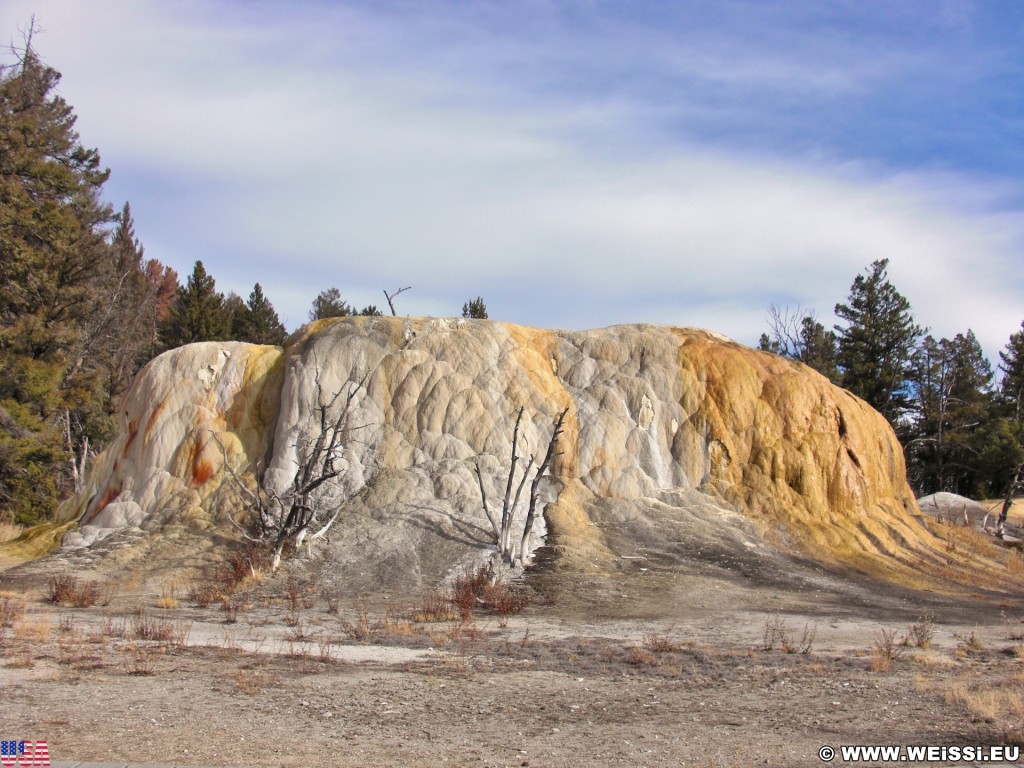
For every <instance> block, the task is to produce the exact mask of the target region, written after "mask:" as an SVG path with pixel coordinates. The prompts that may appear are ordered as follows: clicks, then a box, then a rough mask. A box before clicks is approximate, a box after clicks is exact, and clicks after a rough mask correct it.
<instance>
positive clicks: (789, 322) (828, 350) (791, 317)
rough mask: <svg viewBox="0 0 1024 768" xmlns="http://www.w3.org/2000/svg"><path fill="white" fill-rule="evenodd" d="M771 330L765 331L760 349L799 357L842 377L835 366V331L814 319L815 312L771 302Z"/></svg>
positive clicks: (833, 376)
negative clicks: (783, 306)
mask: <svg viewBox="0 0 1024 768" xmlns="http://www.w3.org/2000/svg"><path fill="white" fill-rule="evenodd" d="M768 315H769V324H770V326H771V334H770V335H769V334H767V333H762V334H761V339H760V341H759V342H758V349H760V350H762V351H763V352H771V353H772V354H775V355H781V356H782V357H788V358H790V359H791V360H799V361H800V362H801V363H803V364H804V365H808V366H810V367H811V368H813V369H814V370H816V371H818V372H819V373H821V374H823V375H824V376H826V377H827V378H828V379H829V380H830V381H832V382H838V381H839V369H838V368H837V367H836V335H835V333H833V332H832V331H829V330H826V329H825V326H824V325H822V324H821V323H819V322H818V321H817V319H815V316H814V313H813V312H805V311H804V310H802V309H801V308H799V307H797V308H796V310H790V309H789V308H788V307H785V308H780V307H778V306H776V305H774V304H773V305H772V306H771V307H770V308H769V310H768Z"/></svg>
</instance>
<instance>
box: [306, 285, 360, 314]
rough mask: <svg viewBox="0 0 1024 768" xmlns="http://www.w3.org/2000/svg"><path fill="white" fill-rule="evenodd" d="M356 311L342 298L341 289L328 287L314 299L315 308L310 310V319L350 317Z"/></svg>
mask: <svg viewBox="0 0 1024 768" xmlns="http://www.w3.org/2000/svg"><path fill="white" fill-rule="evenodd" d="M355 313H356V312H355V308H354V307H353V306H352V305H351V304H348V303H347V302H346V301H345V300H344V299H342V298H341V291H339V290H338V289H337V288H328V289H326V290H323V291H320V294H319V295H318V296H317V297H316V298H315V299H313V308H312V309H311V310H310V311H309V319H310V320H323V319H324V318H328V317H349V316H350V315H354V314H355Z"/></svg>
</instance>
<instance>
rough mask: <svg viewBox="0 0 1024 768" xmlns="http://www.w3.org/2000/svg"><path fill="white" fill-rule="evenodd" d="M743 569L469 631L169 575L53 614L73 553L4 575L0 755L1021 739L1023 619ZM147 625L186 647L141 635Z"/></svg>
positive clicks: (427, 753) (634, 569) (263, 755)
mask: <svg viewBox="0 0 1024 768" xmlns="http://www.w3.org/2000/svg"><path fill="white" fill-rule="evenodd" d="M748 565H749V564H744V562H742V558H741V557H739V556H737V557H736V559H735V562H732V561H728V558H727V560H722V558H721V555H719V554H715V553H710V554H708V556H707V557H704V558H703V559H700V558H697V559H695V560H694V561H693V562H692V563H691V564H690V565H689V566H687V567H681V566H677V567H672V568H669V567H664V568H659V567H658V566H657V564H656V563H647V564H644V561H643V560H640V559H635V560H631V559H624V560H623V563H622V571H621V573H617V574H613V575H611V576H607V577H593V576H584V575H580V574H572V575H569V574H565V573H560V572H557V571H552V570H549V569H545V568H543V567H542V568H541V569H540V570H539V572H538V573H536V574H534V575H532V576H531V579H530V583H531V584H533V585H534V586H535V589H536V593H535V594H534V599H533V603H532V604H531V605H530V606H529V607H528V608H527V609H526V610H525V611H523V612H522V613H519V614H516V615H514V616H510V617H505V618H503V617H500V616H495V615H489V614H486V613H482V612H478V613H477V614H476V616H475V617H474V618H473V619H472V620H471V621H470V622H461V621H460V620H459V619H457V618H454V617H452V618H449V619H447V620H440V621H438V620H435V621H422V620H418V619H422V618H424V617H423V616H422V615H417V614H422V611H423V609H424V607H425V603H426V602H428V601H427V600H425V598H424V596H423V595H422V594H420V593H412V592H410V593H401V592H391V593H375V594H366V595H362V596H357V595H349V594H343V593H339V592H336V591H330V590H325V588H324V587H322V586H318V585H317V584H314V583H313V582H312V581H311V580H309V579H307V578H306V577H304V576H303V574H302V573H301V572H299V571H298V570H294V569H293V570H292V571H291V572H285V573H281V574H279V575H277V576H275V577H273V578H265V579H264V580H263V581H262V582H261V583H259V584H256V585H254V586H252V587H251V588H249V589H248V590H247V591H246V592H244V593H243V595H244V597H242V598H238V599H236V601H235V603H236V606H237V612H236V614H235V615H234V616H232V615H231V614H230V613H229V612H226V611H225V610H224V609H223V607H222V606H220V605H219V604H214V605H212V606H210V607H207V608H198V607H196V605H195V603H194V602H193V601H192V600H190V599H188V597H187V592H188V589H189V587H188V585H186V584H179V585H177V586H176V587H173V588H172V587H171V586H170V585H169V582H164V583H163V585H162V586H160V585H159V583H158V582H157V581H155V580H153V579H150V580H148V581H145V582H143V583H141V584H139V583H135V582H134V581H131V580H122V583H121V585H120V589H119V591H118V592H117V594H116V596H115V597H113V599H112V601H111V602H110V604H109V605H106V606H104V605H96V606H93V607H89V608H78V609H74V608H67V607H58V606H55V605H52V604H50V603H48V602H46V601H45V599H44V593H45V591H46V588H47V579H48V578H49V577H50V576H51V575H52V574H53V573H56V572H60V571H62V570H69V569H70V570H76V572H77V571H81V569H82V562H81V561H80V560H75V559H74V558H71V559H65V560H62V559H61V558H54V559H51V560H49V561H41V562H39V563H35V564H32V565H30V566H22V567H20V568H16V569H13V570H10V571H7V572H4V573H3V574H0V590H8V592H7V595H8V600H10V601H12V602H17V601H19V600H20V599H21V597H22V596H24V598H26V599H27V612H26V614H25V616H23V617H21V618H20V619H18V620H17V621H15V622H13V624H14V626H13V627H11V628H8V629H6V631H5V633H4V639H3V641H2V645H0V649H2V654H3V657H2V660H0V695H2V697H3V718H2V721H3V726H4V727H3V733H2V734H0V735H2V737H3V738H5V739H7V738H26V739H46V740H47V741H48V743H49V745H50V750H51V754H52V755H53V758H54V759H71V758H74V759H78V760H94V761H113V760H122V761H133V762H140V763H172V762H174V763H179V764H185V763H187V764H193V765H200V764H215V765H228V766H250V765H251V766H298V765H303V766H308V765H317V766H320V765H323V766H339V767H343V766H391V765H417V766H449V765H450V766H618V765H629V766H685V765H699V766H721V767H724V766H755V765H757V766H761V765H778V766H820V765H823V763H822V762H821V761H820V760H819V759H818V757H817V753H818V749H819V748H820V747H821V746H823V745H826V744H827V745H832V746H835V747H839V746H840V745H850V744H940V745H949V744H971V745H979V744H981V745H984V744H1020V743H1021V742H1022V740H1024V731H1022V725H1024V723H1022V718H1024V712H1022V708H1021V707H1022V701H1024V686H1022V683H1024V661H1022V660H1021V658H1019V656H1018V653H1017V651H1018V649H1019V648H1020V647H1021V646H1020V642H1021V639H1022V638H1024V624H1022V623H1021V621H1022V619H1024V605H1022V603H1021V601H1020V600H1018V599H1009V598H1007V597H1005V596H1002V597H1000V596H997V595H988V594H981V593H979V594H977V595H976V596H975V597H973V598H964V599H955V598H951V597H941V596H938V595H935V594H927V593H915V592H910V591H906V590H899V589H895V588H892V587H887V586H886V585H881V584H878V583H877V582H871V581H869V580H866V579H864V578H860V577H856V576H855V575H852V574H840V573H834V572H833V573H828V572H825V571H824V570H822V569H820V568H818V567H816V566H814V565H813V564H809V563H800V562H797V561H787V560H786V559H785V558H781V559H779V560H778V561H777V562H775V565H774V566H772V567H770V568H769V567H766V566H763V564H762V570H761V571H756V572H755V571H753V570H751V568H749V567H748ZM71 566H74V568H71ZM100 575H101V576H103V577H104V578H105V579H106V581H107V583H111V582H115V581H117V579H116V578H115V577H113V576H111V575H110V574H103V573H100ZM161 593H163V594H161ZM172 594H173V596H174V597H175V599H176V600H177V601H178V603H179V605H178V607H176V608H161V607H159V604H160V598H161V597H164V598H168V597H170V596H171V595H172ZM109 596H110V594H109V593H108V594H107V597H109ZM167 602H169V601H165V604H166V603H167ZM335 607H336V608H337V610H338V612H337V613H335V612H333V610H334V608H335ZM427 607H429V606H427ZM140 611H142V612H143V613H140ZM924 616H930V617H933V620H934V624H930V625H929V626H932V627H933V629H934V638H933V639H932V642H931V643H930V647H928V648H926V649H925V648H917V647H914V646H913V645H912V644H911V646H910V647H906V648H904V647H901V646H899V645H896V646H895V647H894V648H893V651H894V653H897V652H898V654H899V655H898V657H897V658H895V660H893V661H892V662H891V665H890V667H889V668H888V669H883V668H882V667H885V666H886V665H885V663H884V659H883V660H882V661H879V658H880V657H884V656H885V654H884V652H882V651H884V650H885V649H884V648H883V646H884V645H885V643H884V642H883V640H884V638H883V630H885V631H895V632H897V633H898V635H897V636H896V640H897V642H898V641H899V639H901V638H903V637H904V636H906V635H907V633H908V631H909V627H910V626H911V625H912V624H914V623H919V624H920V623H921V617H924ZM232 618H233V619H234V621H233V622H232V621H231V619H232ZM147 624H148V625H149V633H150V634H152V635H160V634H161V633H163V634H164V635H166V636H165V637H164V638H163V639H162V640H161V639H149V640H144V639H139V637H138V636H139V635H140V634H145V628H146V625H147ZM772 626H775V627H776V628H777V630H778V632H777V633H776V642H775V647H774V648H773V649H771V650H766V649H765V634H766V630H768V629H770V628H771V627H772ZM805 631H806V633H807V634H806V635H805ZM812 633H813V638H811V634H812ZM782 636H785V637H782ZM786 644H788V645H791V646H792V648H791V649H790V650H791V651H792V652H787V651H786V650H784V649H783V648H782V646H783V645H786ZM801 645H803V646H804V647H803V648H801V647H800V646H801ZM801 650H807V651H808V652H807V653H801ZM833 764H836V765H839V764H842V762H841V761H838V760H837V761H836V762H834V763H833Z"/></svg>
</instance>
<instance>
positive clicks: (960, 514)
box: [917, 491, 999, 525]
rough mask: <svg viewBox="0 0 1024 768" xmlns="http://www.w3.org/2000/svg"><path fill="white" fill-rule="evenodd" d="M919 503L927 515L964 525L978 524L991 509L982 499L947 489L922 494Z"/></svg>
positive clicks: (996, 513)
mask: <svg viewBox="0 0 1024 768" xmlns="http://www.w3.org/2000/svg"><path fill="white" fill-rule="evenodd" d="M917 505H918V507H919V508H920V510H921V511H922V512H924V513H925V514H926V515H931V516H932V517H934V518H936V519H937V520H941V521H943V522H947V523H959V524H962V525H975V524H978V523H980V522H981V521H982V520H983V519H984V518H985V515H987V514H988V513H989V511H990V510H989V508H988V507H986V506H985V505H984V504H982V503H981V502H980V501H974V499H968V498H967V497H966V496H960V495H959V494H956V493H947V492H945V491H940V492H939V493H933V494H931V495H929V496H922V497H921V498H920V499H918V500H917ZM998 515H999V507H998V506H996V507H995V514H994V516H998Z"/></svg>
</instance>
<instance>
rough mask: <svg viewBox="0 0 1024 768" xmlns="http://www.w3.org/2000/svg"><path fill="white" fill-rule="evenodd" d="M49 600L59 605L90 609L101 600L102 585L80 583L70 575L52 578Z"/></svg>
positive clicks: (65, 574) (92, 582)
mask: <svg viewBox="0 0 1024 768" xmlns="http://www.w3.org/2000/svg"><path fill="white" fill-rule="evenodd" d="M47 599H48V600H49V601H50V602H51V603H56V604H57V605H69V606H73V607H75V608H89V607H90V606H93V605H96V603H97V602H99V599H100V585H99V584H97V583H96V582H94V581H79V580H78V579H77V578H76V577H74V576H72V575H71V574H68V573H62V574H58V575H56V576H52V577H51V578H50V583H49V591H48V592H47Z"/></svg>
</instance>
